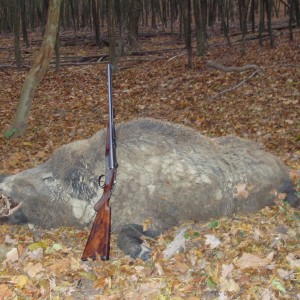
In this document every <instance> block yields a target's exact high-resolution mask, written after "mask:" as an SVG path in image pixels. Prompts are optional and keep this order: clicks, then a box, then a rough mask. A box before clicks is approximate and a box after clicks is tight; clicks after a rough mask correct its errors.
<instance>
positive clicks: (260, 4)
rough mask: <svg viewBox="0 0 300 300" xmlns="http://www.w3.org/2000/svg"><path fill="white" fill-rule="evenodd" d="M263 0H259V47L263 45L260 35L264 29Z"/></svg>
mask: <svg viewBox="0 0 300 300" xmlns="http://www.w3.org/2000/svg"><path fill="white" fill-rule="evenodd" d="M264 2H265V0H260V1H259V15H260V19H259V45H260V47H262V46H263V39H262V35H263V33H264V31H265V5H264Z"/></svg>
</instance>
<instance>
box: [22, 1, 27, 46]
mask: <svg viewBox="0 0 300 300" xmlns="http://www.w3.org/2000/svg"><path fill="white" fill-rule="evenodd" d="M20 8H21V19H22V34H23V41H24V42H25V44H26V47H27V48H28V47H29V41H28V35H27V17H26V2H25V0H20Z"/></svg>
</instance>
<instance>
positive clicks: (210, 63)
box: [206, 60, 260, 72]
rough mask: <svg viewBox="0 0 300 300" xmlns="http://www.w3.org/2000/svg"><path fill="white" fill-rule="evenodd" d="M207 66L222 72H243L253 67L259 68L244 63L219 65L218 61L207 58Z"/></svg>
mask: <svg viewBox="0 0 300 300" xmlns="http://www.w3.org/2000/svg"><path fill="white" fill-rule="evenodd" d="M206 64H207V66H209V67H211V68H214V69H217V70H220V71H223V72H243V71H246V70H249V69H255V70H260V68H259V66H258V65H246V66H243V67H225V66H223V65H220V64H218V63H216V62H215V61H212V60H208V61H207V63H206Z"/></svg>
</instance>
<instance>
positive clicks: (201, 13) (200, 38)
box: [193, 0, 207, 56]
mask: <svg viewBox="0 0 300 300" xmlns="http://www.w3.org/2000/svg"><path fill="white" fill-rule="evenodd" d="M205 1H206V0H205ZM199 2H200V5H199ZM203 2H204V1H203V0H201V1H199V0H194V2H193V4H194V18H195V30H196V45H197V50H196V54H197V55H199V56H203V55H204V54H205V51H206V43H207V40H206V30H205V29H206V24H205V22H206V14H207V12H206V10H205V8H206V5H203Z"/></svg>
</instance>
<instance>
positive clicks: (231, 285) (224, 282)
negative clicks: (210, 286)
mask: <svg viewBox="0 0 300 300" xmlns="http://www.w3.org/2000/svg"><path fill="white" fill-rule="evenodd" d="M220 289H221V291H223V292H234V293H237V292H238V291H239V290H240V287H239V285H238V284H237V283H236V282H235V281H234V280H233V279H232V278H230V279H229V280H228V279H226V278H224V277H221V279H220Z"/></svg>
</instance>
